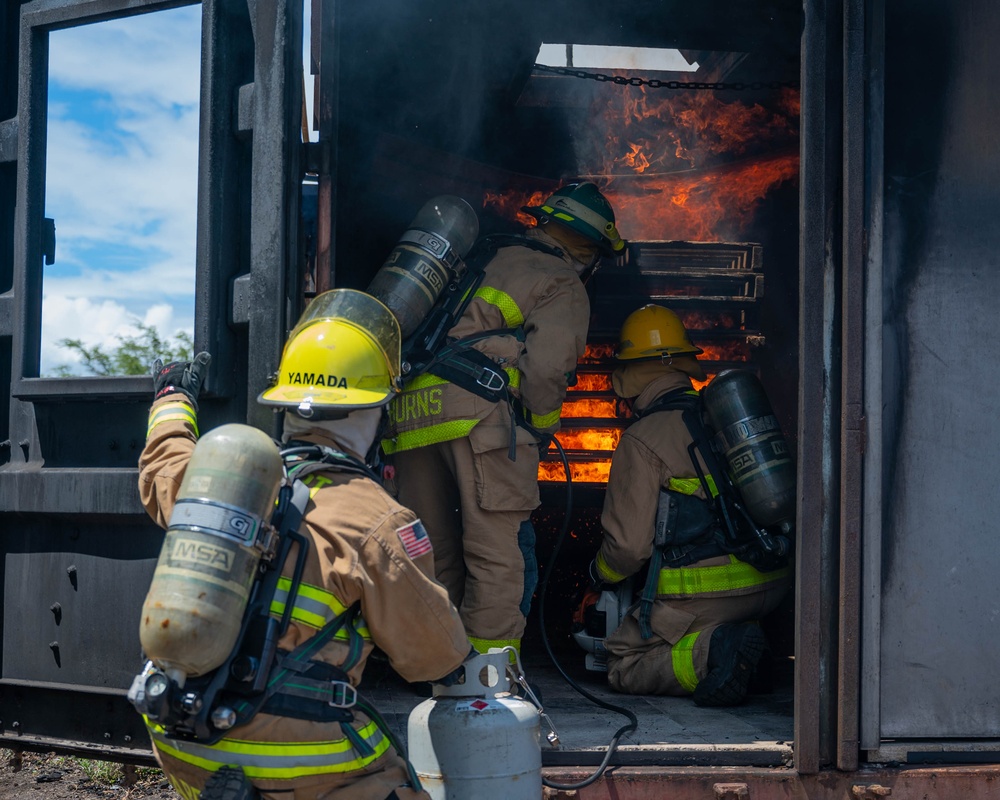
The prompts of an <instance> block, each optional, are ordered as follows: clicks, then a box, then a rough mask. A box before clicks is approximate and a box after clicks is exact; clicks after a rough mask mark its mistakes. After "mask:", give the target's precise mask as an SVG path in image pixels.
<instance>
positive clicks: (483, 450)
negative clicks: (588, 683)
mask: <svg viewBox="0 0 1000 800" xmlns="http://www.w3.org/2000/svg"><path fill="white" fill-rule="evenodd" d="M523 210H524V211H526V212H528V213H530V214H532V215H533V216H535V217H536V218H537V219H538V227H536V228H532V229H529V230H528V231H527V232H526V233H525V234H524V235H522V236H504V237H498V239H499V241H498V249H497V251H496V254H495V255H494V256H493V257H492V259H491V260H490V261H489V262H488V264H487V265H486V268H485V278H484V280H483V282H482V284H481V285H480V286H479V288H478V289H477V290H476V292H475V296H474V298H473V299H472V301H471V303H470V304H469V305H468V308H467V309H466V311H465V313H464V314H463V315H462V317H461V318H460V319H459V320H458V322H457V323H456V324H455V325H454V326H453V327H452V328H451V330H450V332H449V341H451V342H454V341H455V340H457V341H459V342H463V341H464V342H470V343H471V347H472V348H474V349H475V350H476V351H478V352H479V353H482V354H485V356H487V357H488V358H489V359H490V360H491V362H492V364H491V366H492V367H493V368H495V369H498V370H501V369H502V370H503V371H504V372H505V373H506V375H507V378H508V380H509V394H510V395H511V397H512V398H513V402H502V401H501V402H496V401H495V399H490V398H488V397H484V396H481V395H480V394H477V389H476V386H475V385H474V384H471V385H470V384H468V383H466V384H465V385H464V386H460V385H458V384H456V383H454V382H449V381H447V380H445V379H443V378H441V377H439V376H437V375H434V374H432V372H433V370H430V371H428V373H425V374H423V375H420V376H418V377H416V378H415V379H414V380H412V381H411V382H410V383H409V384H408V385H407V386H406V387H405V390H404V392H403V394H402V395H401V396H400V397H398V398H396V399H395V400H394V401H393V402H392V404H391V405H390V408H389V419H390V428H389V431H388V433H387V436H386V438H385V439H384V440H383V448H384V449H385V451H386V453H387V454H389V455H390V456H391V460H392V463H393V465H394V467H395V480H396V484H397V487H398V497H399V500H400V502H401V503H403V504H404V505H406V506H408V507H411V508H413V509H415V510H416V511H417V513H418V514H419V515H420V517H421V518H422V519H423V520H424V522H425V523H426V524H427V527H428V530H429V532H430V535H431V538H432V540H433V542H434V558H435V562H434V563H435V570H436V574H437V577H438V579H439V580H440V581H441V582H442V583H443V584H444V585H445V587H446V588H447V589H448V594H449V596H450V597H451V599H452V601H453V602H454V603H455V605H456V606H458V608H459V611H460V613H461V617H462V621H463V622H464V623H465V627H466V630H467V631H468V633H469V638H470V640H471V641H472V643H473V645H474V646H475V647H476V649H477V650H479V651H480V652H487V650H488V649H489V648H490V647H504V646H507V645H511V646H513V647H516V648H519V647H520V644H521V636H522V634H523V632H524V626H525V617H526V615H527V613H528V610H529V607H530V603H531V597H532V594H533V592H534V589H535V585H536V583H537V565H536V562H535V555H534V530H533V528H532V527H531V522H530V515H531V512H532V511H533V510H534V509H535V508H537V507H538V505H539V502H540V501H539V494H538V461H539V450H538V440H537V438H536V436H535V435H534V434H532V433H531V432H530V431H529V430H527V429H526V428H525V427H523V426H521V425H519V424H518V422H519V420H518V419H517V417H521V419H523V420H524V421H525V422H527V423H528V424H529V425H530V426H532V427H533V428H535V429H537V430H539V431H542V432H544V433H551V432H554V431H555V430H557V428H558V426H559V416H560V410H561V407H562V402H563V398H564V397H565V394H566V389H567V386H568V385H569V383H570V382H571V381H572V380H573V377H574V372H575V369H576V364H577V361H578V360H579V358H580V357H581V356H582V355H583V352H584V347H585V345H586V340H587V328H588V325H589V318H590V302H589V299H588V297H587V292H586V289H585V287H584V283H583V280H581V275H583V274H584V273H587V272H588V271H589V270H592V269H593V267H594V266H595V265H596V263H597V260H598V259H599V257H600V255H601V254H602V253H616V252H619V251H620V250H621V249H622V248H624V246H625V243H624V242H623V241H622V239H621V237H620V236H619V234H618V231H617V229H616V228H615V217H614V211H613V210H612V208H611V205H610V204H609V203H608V201H607V200H606V199H605V197H604V196H603V195H602V194H601V193H600V191H599V190H598V188H597V187H596V186H595V185H594V184H592V183H573V184H568V185H566V186H563V187H562V188H560V189H558V190H557V191H556V192H555V193H554V194H553V195H552V196H551V197H549V198H548V200H546V201H545V203H544V204H543V205H541V206H537V207H526V208H524V209H523Z"/></svg>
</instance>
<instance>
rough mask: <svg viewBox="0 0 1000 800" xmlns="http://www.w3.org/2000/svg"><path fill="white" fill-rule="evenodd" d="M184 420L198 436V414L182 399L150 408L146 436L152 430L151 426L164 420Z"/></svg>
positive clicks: (153, 426) (147, 436)
mask: <svg viewBox="0 0 1000 800" xmlns="http://www.w3.org/2000/svg"><path fill="white" fill-rule="evenodd" d="M175 421H179V422H186V423H188V424H189V425H190V426H191V427H192V428H194V435H195V436H198V435H199V434H198V416H197V415H196V414H195V412H194V409H193V408H192V407H191V406H190V405H188V404H187V403H185V402H183V401H178V402H176V403H164V404H163V405H162V406H157V407H156V408H154V409H152V410H150V412H149V424H148V425H147V426H146V438H149V434H151V433H152V432H153V428H155V427H156V426H157V425H160V424H162V423H164V422H175Z"/></svg>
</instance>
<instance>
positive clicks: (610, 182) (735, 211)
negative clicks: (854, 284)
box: [483, 86, 800, 242]
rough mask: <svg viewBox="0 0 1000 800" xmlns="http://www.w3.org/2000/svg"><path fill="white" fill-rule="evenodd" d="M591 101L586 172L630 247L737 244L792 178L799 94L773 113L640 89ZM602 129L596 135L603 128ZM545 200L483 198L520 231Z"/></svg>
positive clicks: (524, 195) (703, 96)
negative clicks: (636, 242) (637, 243)
mask: <svg viewBox="0 0 1000 800" xmlns="http://www.w3.org/2000/svg"><path fill="white" fill-rule="evenodd" d="M609 91H610V94H608V93H605V92H602V93H599V94H598V101H597V102H598V103H599V105H598V106H597V107H595V108H594V109H593V111H594V113H593V115H592V119H594V120H595V122H596V121H600V122H602V123H603V124H599V125H595V126H594V128H595V132H596V135H595V136H594V137H593V138H592V140H590V141H584V142H581V145H580V147H581V149H582V150H583V152H581V153H579V154H578V158H579V163H580V173H581V174H583V175H586V174H589V176H590V179H591V180H594V181H596V182H597V183H598V184H599V185H600V186H601V188H602V191H604V193H605V194H606V195H607V196H608V199H609V200H610V201H611V203H612V205H613V206H614V209H615V216H616V217H617V222H618V228H619V230H621V232H622V234H623V235H624V236H626V237H627V238H629V239H644V240H653V241H656V240H661V239H667V240H681V239H683V240H689V241H705V242H714V241H722V240H725V239H726V238H737V237H739V236H740V235H741V234H742V233H743V232H744V231H745V230H746V229H747V227H748V226H749V224H750V222H752V219H753V213H754V211H755V210H756V207H757V205H758V204H759V202H760V201H761V200H762V199H763V198H764V197H766V196H767V194H768V193H769V192H771V191H772V190H773V189H775V188H777V187H778V186H781V185H783V184H784V183H786V182H789V181H794V180H796V179H797V178H798V171H799V156H798V144H797V142H798V118H799V111H800V103H799V93H798V92H797V91H796V90H794V89H783V90H781V92H780V93H779V94H778V96H777V98H776V100H775V102H774V103H773V104H772V105H773V107H765V106H764V105H762V104H760V103H753V104H748V103H744V102H742V101H731V102H726V101H723V100H721V99H720V98H719V97H718V95H717V94H715V93H712V92H685V93H681V94H676V93H667V94H663V93H658V92H657V91H656V90H647V87H645V86H639V87H635V86H629V87H614V88H612V89H610V90H609ZM601 129H603V130H601ZM544 198H545V193H544V192H540V191H538V192H534V193H529V192H525V191H516V192H504V193H494V192H487V193H486V195H485V197H484V200H483V206H484V207H487V206H492V207H494V208H495V209H496V210H497V212H498V213H499V214H500V215H501V216H503V217H505V218H507V219H514V218H515V217H516V218H517V219H518V221H520V222H522V223H527V224H534V219H533V218H529V217H528V216H527V215H525V214H523V213H521V212H520V208H521V206H523V205H537V204H538V203H540V202H541V201H542V200H544Z"/></svg>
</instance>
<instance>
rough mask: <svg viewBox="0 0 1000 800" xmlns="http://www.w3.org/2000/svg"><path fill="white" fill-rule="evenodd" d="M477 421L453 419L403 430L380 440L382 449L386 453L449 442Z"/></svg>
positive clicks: (465, 432) (469, 428)
mask: <svg viewBox="0 0 1000 800" xmlns="http://www.w3.org/2000/svg"><path fill="white" fill-rule="evenodd" d="M478 423H479V420H478V419H454V420H451V421H450V422H441V423H438V424H437V425H428V426H427V427H426V428H420V429H419V430H415V431H403V432H402V433H398V434H396V436H395V437H393V438H392V439H383V440H382V449H383V450H385V452H386V453H388V454H389V455H392V454H393V453H401V452H403V451H404V450H414V449H416V448H418V447H426V446H427V445H429V444H437V443H438V442H449V441H451V440H452V439H461V438H462V437H463V436H468V435H469V431H471V430H472V429H473V428H474V427H476V425H477V424H478Z"/></svg>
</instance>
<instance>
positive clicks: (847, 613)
mask: <svg viewBox="0 0 1000 800" xmlns="http://www.w3.org/2000/svg"><path fill="white" fill-rule="evenodd" d="M864 10H865V0H844V66H843V92H844V102H843V128H844V172H843V176H844V177H843V181H844V185H843V206H844V211H843V243H842V248H843V259H844V267H843V283H842V289H841V296H842V302H843V314H842V328H841V363H842V366H841V376H842V382H841V387H840V390H841V393H840V402H841V430H842V434H841V442H840V613H839V616H840V635H839V639H838V649H839V658H838V660H837V761H836V763H837V768H838V769H842V770H848V771H849V770H855V769H857V768H858V739H859V732H858V724H859V722H858V712H859V708H858V693H859V671H860V665H861V642H860V634H861V515H862V493H863V472H862V459H863V453H864V446H865V443H864V414H863V412H862V403H863V399H864V398H863V383H864V336H865V331H864V322H865V315H864V302H865V298H864V278H865V263H866V253H865V235H864V234H865V223H866V219H865V127H864V119H865V41H864V36H865V26H864Z"/></svg>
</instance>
